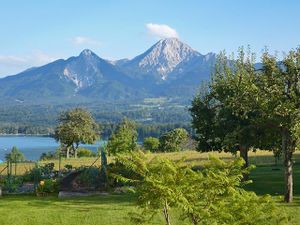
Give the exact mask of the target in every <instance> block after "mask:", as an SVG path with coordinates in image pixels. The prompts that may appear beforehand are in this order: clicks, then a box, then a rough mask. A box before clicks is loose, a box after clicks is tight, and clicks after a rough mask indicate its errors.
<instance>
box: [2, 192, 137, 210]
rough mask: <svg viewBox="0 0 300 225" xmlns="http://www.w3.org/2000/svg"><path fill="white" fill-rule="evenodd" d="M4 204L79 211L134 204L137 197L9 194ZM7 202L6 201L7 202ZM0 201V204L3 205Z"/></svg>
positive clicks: (128, 195) (122, 195)
mask: <svg viewBox="0 0 300 225" xmlns="http://www.w3.org/2000/svg"><path fill="white" fill-rule="evenodd" d="M2 199H3V200H7V201H2V204H3V205H4V204H6V203H7V202H8V201H9V202H15V203H26V206H33V207H38V208H40V207H43V208H47V207H49V208H53V207H54V206H57V207H68V208H72V209H75V210H76V209H78V210H79V211H88V210H89V209H94V208H95V207H103V208H104V207H106V206H107V209H109V210H112V208H116V210H118V206H122V207H123V206H134V200H135V199H136V197H135V195H133V194H110V195H108V196H89V197H73V198H62V199H60V198H58V197H57V195H52V196H46V197H37V196H35V195H9V196H4V197H3V198H2ZM5 202H6V203H5ZM2 204H1V201H0V206H1V205H2Z"/></svg>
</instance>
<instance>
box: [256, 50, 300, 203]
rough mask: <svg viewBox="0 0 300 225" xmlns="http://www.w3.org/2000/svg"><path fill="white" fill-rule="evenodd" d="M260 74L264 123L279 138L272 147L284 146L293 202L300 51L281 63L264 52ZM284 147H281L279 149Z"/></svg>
mask: <svg viewBox="0 0 300 225" xmlns="http://www.w3.org/2000/svg"><path fill="white" fill-rule="evenodd" d="M262 61H263V68H262V70H261V71H260V73H258V75H257V76H258V80H259V82H258V84H257V86H258V90H259V92H258V94H257V99H258V102H259V103H260V108H261V111H262V118H264V120H265V121H264V123H265V124H266V125H268V126H269V127H270V129H272V130H275V131H276V132H277V133H278V134H279V135H277V136H274V137H273V138H272V140H273V148H274V149H279V148H280V147H281V151H282V154H283V156H284V166H285V197H284V199H285V201H286V202H292V200H293V162H292V157H293V152H294V151H295V150H296V149H297V147H299V143H300V142H299V140H300V139H299V138H300V86H299V81H300V48H297V49H296V50H292V51H290V52H289V53H288V54H287V55H286V56H285V57H284V59H283V60H282V61H281V62H278V59H277V58H276V57H275V56H271V55H270V54H269V53H268V52H265V53H264V55H263V57H262ZM280 145H281V146H280Z"/></svg>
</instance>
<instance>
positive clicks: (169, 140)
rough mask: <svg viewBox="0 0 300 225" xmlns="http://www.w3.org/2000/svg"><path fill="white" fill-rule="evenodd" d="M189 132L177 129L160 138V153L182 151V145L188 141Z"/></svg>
mask: <svg viewBox="0 0 300 225" xmlns="http://www.w3.org/2000/svg"><path fill="white" fill-rule="evenodd" d="M187 138H188V132H187V131H186V130H185V129H183V128H176V129H174V130H171V131H169V132H167V133H165V134H163V135H162V136H161V137H160V138H159V147H158V149H159V151H162V152H178V151H181V150H182V146H181V145H182V144H183V143H184V142H185V141H186V140H187Z"/></svg>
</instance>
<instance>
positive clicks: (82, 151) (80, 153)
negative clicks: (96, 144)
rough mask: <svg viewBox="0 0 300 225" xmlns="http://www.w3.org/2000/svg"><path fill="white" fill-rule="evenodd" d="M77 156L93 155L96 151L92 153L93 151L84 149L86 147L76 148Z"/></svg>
mask: <svg viewBox="0 0 300 225" xmlns="http://www.w3.org/2000/svg"><path fill="white" fill-rule="evenodd" d="M77 156H78V157H79V158H81V157H95V156H96V153H94V152H93V151H91V150H89V149H86V148H79V149H78V150H77Z"/></svg>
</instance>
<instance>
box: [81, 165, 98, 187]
mask: <svg viewBox="0 0 300 225" xmlns="http://www.w3.org/2000/svg"><path fill="white" fill-rule="evenodd" d="M99 178H100V169H99V168H97V167H88V168H84V170H83V172H82V173H81V174H80V175H79V176H78V177H77V178H76V179H75V181H76V183H77V184H78V185H79V186H80V187H89V188H97V187H99V186H100V179H99Z"/></svg>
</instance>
